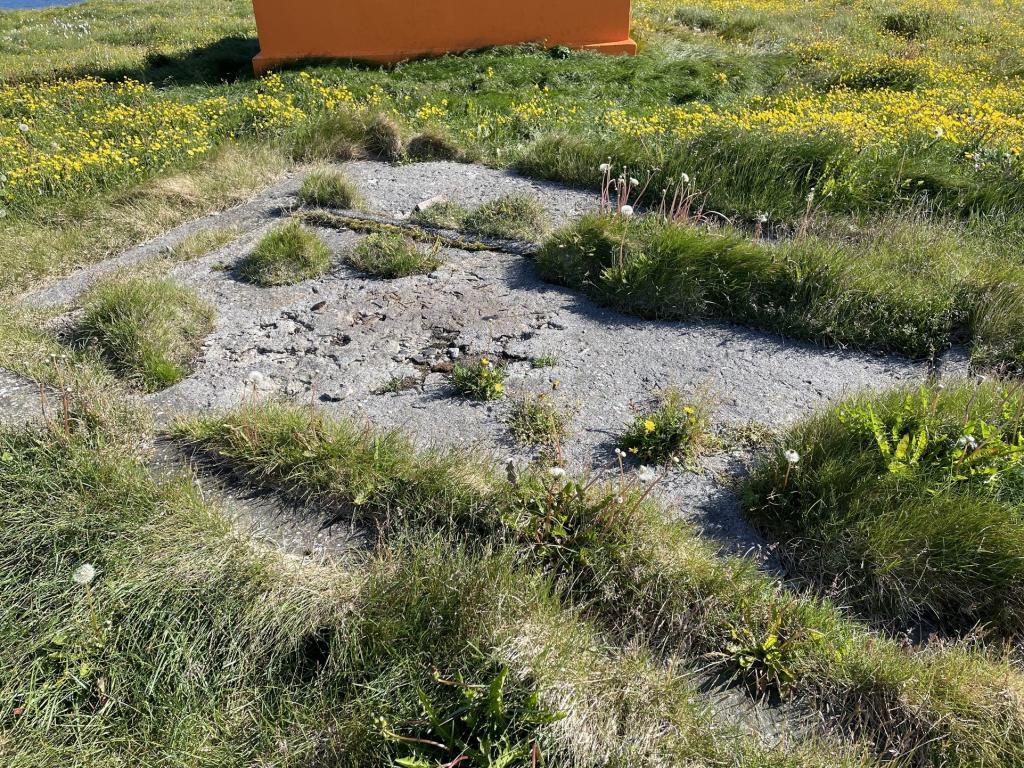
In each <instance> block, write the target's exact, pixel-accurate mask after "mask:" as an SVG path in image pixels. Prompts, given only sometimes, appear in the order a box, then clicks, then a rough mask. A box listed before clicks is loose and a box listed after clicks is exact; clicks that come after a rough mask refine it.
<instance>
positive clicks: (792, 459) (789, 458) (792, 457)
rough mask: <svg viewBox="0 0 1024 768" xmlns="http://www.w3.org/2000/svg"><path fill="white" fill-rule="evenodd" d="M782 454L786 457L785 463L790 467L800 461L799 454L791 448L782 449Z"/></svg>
mask: <svg viewBox="0 0 1024 768" xmlns="http://www.w3.org/2000/svg"><path fill="white" fill-rule="evenodd" d="M782 455H783V456H785V457H786V463H787V464H789V466H791V467H795V466H796V465H797V464H799V463H800V454H799V453H797V452H796V451H793V450H788V451H784V452H783V454H782Z"/></svg>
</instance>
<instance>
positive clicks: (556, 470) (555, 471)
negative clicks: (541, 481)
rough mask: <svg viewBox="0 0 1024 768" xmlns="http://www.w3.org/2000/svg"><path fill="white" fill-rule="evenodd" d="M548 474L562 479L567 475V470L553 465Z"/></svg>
mask: <svg viewBox="0 0 1024 768" xmlns="http://www.w3.org/2000/svg"><path fill="white" fill-rule="evenodd" d="M548 474H549V475H550V476H551V477H553V478H555V479H556V480H561V479H562V478H563V477H565V470H564V469H562V468H561V467H551V469H549V470H548Z"/></svg>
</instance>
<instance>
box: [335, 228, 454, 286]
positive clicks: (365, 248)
mask: <svg viewBox="0 0 1024 768" xmlns="http://www.w3.org/2000/svg"><path fill="white" fill-rule="evenodd" d="M440 252H441V246H440V243H434V245H433V246H431V247H430V248H428V249H426V250H424V249H423V248H421V247H420V246H419V245H418V244H417V243H416V241H414V240H412V239H410V238H408V237H406V236H405V235H403V234H401V233H399V232H376V233H373V234H370V235H367V236H366V237H364V238H363V239H362V240H360V241H359V242H358V243H357V244H356V246H355V247H354V248H353V249H352V252H351V253H349V254H348V255H347V256H346V257H345V261H346V262H347V263H348V264H349V265H350V266H352V267H354V268H355V269H358V270H359V271H360V272H363V273H365V274H367V275H372V276H374V277H380V278H384V279H387V280H393V279H395V278H399V277H410V276H411V275H428V274H430V273H431V272H433V271H434V270H436V269H437V268H438V267H440V266H441V265H442V264H443V263H444V262H443V261H442V260H441V257H440V256H439V254H440Z"/></svg>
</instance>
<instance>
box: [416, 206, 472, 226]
mask: <svg viewBox="0 0 1024 768" xmlns="http://www.w3.org/2000/svg"><path fill="white" fill-rule="evenodd" d="M468 215H469V211H467V210H466V208H465V206H463V205H460V204H459V203H454V202H452V201H450V200H443V201H441V202H439V203H436V204H435V205H432V206H430V207H429V208H427V209H425V210H422V211H414V212H413V214H412V216H411V217H410V221H412V222H414V223H416V224H422V225H425V226H428V227H437V228H438V229H462V225H463V223H464V222H465V221H466V217H467V216H468Z"/></svg>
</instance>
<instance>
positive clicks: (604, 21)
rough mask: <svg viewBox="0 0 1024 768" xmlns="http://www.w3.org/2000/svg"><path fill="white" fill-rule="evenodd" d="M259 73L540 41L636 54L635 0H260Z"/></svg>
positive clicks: (256, 3) (256, 0)
mask: <svg viewBox="0 0 1024 768" xmlns="http://www.w3.org/2000/svg"><path fill="white" fill-rule="evenodd" d="M253 8H254V10H255V12H256V26H257V28H258V30H259V36H260V53H259V55H258V56H257V57H256V58H255V59H254V60H253V67H254V68H255V70H256V73H257V74H263V73H265V72H266V71H267V70H269V69H272V68H274V67H277V66H280V65H281V64H285V63H287V62H291V61H296V60H299V59H306V58H331V59H360V60H364V61H375V62H384V63H390V62H396V61H402V60H404V59H409V58H414V57H417V56H425V55H431V54H441V53H447V52H451V51H467V50H472V49H474V48H484V47H487V46H490V45H511V44H515V43H528V42H538V43H543V44H544V45H549V46H556V45H565V46H568V47H570V48H588V49H592V50H595V51H601V52H603V53H619V54H633V53H636V43H634V42H633V40H632V39H631V38H630V36H629V22H630V0H253Z"/></svg>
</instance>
